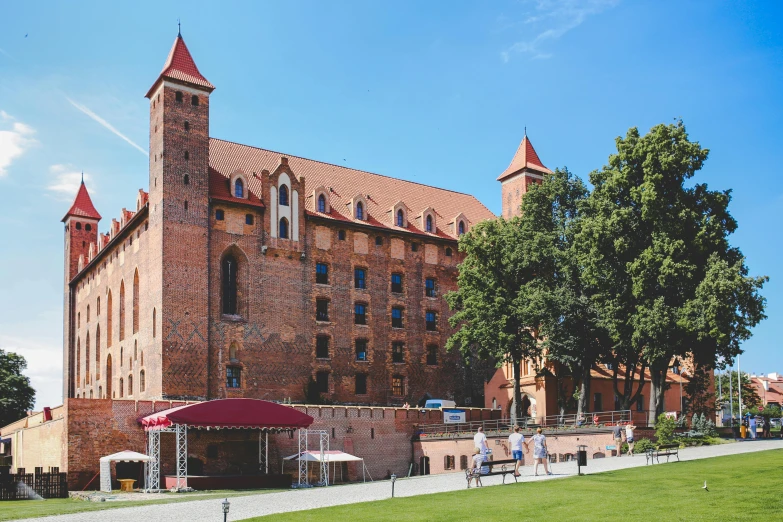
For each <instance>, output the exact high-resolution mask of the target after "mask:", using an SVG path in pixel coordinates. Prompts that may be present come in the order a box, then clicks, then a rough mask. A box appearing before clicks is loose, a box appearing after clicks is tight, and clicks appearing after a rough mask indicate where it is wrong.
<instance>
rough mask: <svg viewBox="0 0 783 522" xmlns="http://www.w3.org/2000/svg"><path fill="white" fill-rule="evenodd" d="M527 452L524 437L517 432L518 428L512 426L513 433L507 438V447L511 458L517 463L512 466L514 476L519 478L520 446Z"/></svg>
mask: <svg viewBox="0 0 783 522" xmlns="http://www.w3.org/2000/svg"><path fill="white" fill-rule="evenodd" d="M523 444H524V445H525V450H527V442H525V436H524V435H522V434H521V433H520V432H519V426H514V433H512V434H511V435H509V436H508V445H509V446H510V447H511V458H513V459H514V460H516V461H517V463H516V464H515V465H514V476H515V477H518V476H519V466H520V465H521V464H522V445H523Z"/></svg>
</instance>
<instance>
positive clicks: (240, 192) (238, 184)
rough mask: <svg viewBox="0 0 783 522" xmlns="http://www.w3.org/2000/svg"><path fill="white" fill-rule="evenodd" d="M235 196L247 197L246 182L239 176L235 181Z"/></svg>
mask: <svg viewBox="0 0 783 522" xmlns="http://www.w3.org/2000/svg"><path fill="white" fill-rule="evenodd" d="M234 197H236V198H244V197H245V184H244V182H243V181H242V180H241V179H239V178H237V180H236V181H235V182H234Z"/></svg>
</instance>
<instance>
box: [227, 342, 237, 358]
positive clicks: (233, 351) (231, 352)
mask: <svg viewBox="0 0 783 522" xmlns="http://www.w3.org/2000/svg"><path fill="white" fill-rule="evenodd" d="M228 360H229V361H231V362H237V361H238V359H237V343H231V346H229V347H228Z"/></svg>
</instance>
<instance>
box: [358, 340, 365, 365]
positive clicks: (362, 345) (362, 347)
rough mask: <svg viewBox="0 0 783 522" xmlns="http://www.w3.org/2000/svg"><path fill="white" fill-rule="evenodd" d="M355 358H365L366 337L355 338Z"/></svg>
mask: <svg viewBox="0 0 783 522" xmlns="http://www.w3.org/2000/svg"><path fill="white" fill-rule="evenodd" d="M356 360H357V361H366V360H367V339H356Z"/></svg>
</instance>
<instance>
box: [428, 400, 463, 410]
mask: <svg viewBox="0 0 783 522" xmlns="http://www.w3.org/2000/svg"><path fill="white" fill-rule="evenodd" d="M456 406H457V403H456V402H454V401H447V400H444V399H430V400H428V401H427V402H426V403H424V407H425V408H454V407H456Z"/></svg>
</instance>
